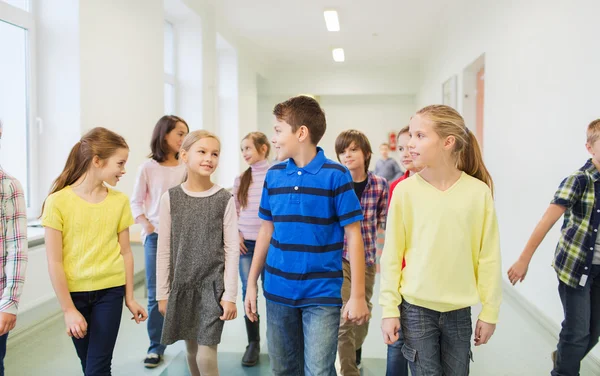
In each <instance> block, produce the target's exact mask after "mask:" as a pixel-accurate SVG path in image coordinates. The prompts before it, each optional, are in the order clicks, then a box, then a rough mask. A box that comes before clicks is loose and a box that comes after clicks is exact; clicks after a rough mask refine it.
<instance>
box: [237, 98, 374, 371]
mask: <svg viewBox="0 0 600 376" xmlns="http://www.w3.org/2000/svg"><path fill="white" fill-rule="evenodd" d="M273 114H274V115H275V117H276V124H275V127H274V128H275V135H274V137H273V138H272V142H273V144H274V147H275V150H276V152H277V159H278V160H285V159H288V160H287V161H286V162H282V163H279V164H277V165H275V166H273V167H272V168H271V169H270V170H269V171H268V172H267V176H266V178H265V185H264V188H263V194H262V198H261V203H260V208H259V217H260V218H261V219H262V223H261V228H260V231H259V234H258V238H257V241H256V248H255V250H254V258H253V260H252V267H251V270H250V275H249V277H248V287H247V291H246V301H245V308H246V315H247V316H248V318H249V319H250V320H256V319H258V317H257V315H256V303H255V302H256V291H257V283H256V282H257V279H258V276H259V275H260V273H261V271H262V270H263V267H264V270H265V280H264V290H265V298H266V299H267V328H268V330H267V337H268V344H269V356H270V361H271V369H272V371H273V374H274V375H275V376H279V375H301V374H305V373H306V374H310V375H318V376H335V374H336V372H335V358H336V351H337V339H338V327H339V324H340V309H341V306H342V297H341V287H342V281H343V271H342V251H343V248H344V235H345V236H346V239H347V246H348V252H349V254H350V260H351V263H350V268H351V272H352V274H353V276H356V278H353V279H352V288H351V290H352V291H351V294H350V295H351V296H350V299H349V301H348V303H347V304H346V305H345V308H344V313H343V315H342V318H343V319H345V320H349V321H352V322H354V323H356V324H359V325H360V324H362V323H364V322H365V321H366V320H367V319H368V317H369V310H368V308H367V304H366V301H365V257H364V246H363V240H362V236H361V229H360V221H361V220H362V219H363V215H362V210H361V207H360V203H359V201H358V198H357V197H356V194H355V193H354V189H353V184H352V176H351V175H350V172H349V171H348V170H347V169H346V168H345V167H344V166H342V165H340V164H339V163H336V162H334V161H332V160H330V159H327V158H326V157H325V154H324V153H323V149H321V148H319V147H317V144H318V142H319V141H320V140H321V138H322V137H323V134H324V133H325V128H326V121H325V114H324V113H323V111H322V110H321V107H320V106H319V104H318V102H317V101H316V100H314V99H312V98H310V97H306V96H299V97H294V98H291V99H289V100H287V101H285V102H283V103H280V104H278V105H277V106H275V109H274V110H273ZM305 344H306V346H305Z"/></svg>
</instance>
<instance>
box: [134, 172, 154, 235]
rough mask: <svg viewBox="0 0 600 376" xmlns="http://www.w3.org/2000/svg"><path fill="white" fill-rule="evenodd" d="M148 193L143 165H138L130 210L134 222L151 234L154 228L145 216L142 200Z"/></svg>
mask: <svg viewBox="0 0 600 376" xmlns="http://www.w3.org/2000/svg"><path fill="white" fill-rule="evenodd" d="M147 195H148V180H147V179H146V174H145V173H144V167H143V166H142V167H140V169H139V170H138V174H137V177H136V179H135V186H134V187H133V194H132V195H131V212H132V214H133V218H135V222H136V223H139V224H141V225H142V226H143V227H144V230H146V233H148V234H151V233H153V232H154V230H155V228H154V226H153V225H152V224H151V223H150V221H149V220H148V218H147V217H146V214H145V210H144V200H145V199H146V196H147Z"/></svg>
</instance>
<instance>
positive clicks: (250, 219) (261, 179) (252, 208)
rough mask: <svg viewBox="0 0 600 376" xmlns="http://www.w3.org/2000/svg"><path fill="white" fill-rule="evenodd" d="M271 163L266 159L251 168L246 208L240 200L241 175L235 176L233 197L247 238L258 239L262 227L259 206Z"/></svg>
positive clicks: (241, 228) (243, 232) (239, 224)
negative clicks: (250, 181)
mask: <svg viewBox="0 0 600 376" xmlns="http://www.w3.org/2000/svg"><path fill="white" fill-rule="evenodd" d="M270 167H271V164H270V163H269V161H267V160H266V159H265V160H264V161H260V162H256V163H255V164H253V165H252V166H250V168H251V169H252V183H251V184H250V187H249V188H248V205H247V206H246V207H245V208H242V207H240V202H239V201H238V197H237V194H238V190H239V189H240V179H241V175H240V176H238V177H236V178H235V181H234V183H233V198H234V199H235V210H236V211H237V215H238V219H239V222H238V227H239V230H240V232H241V233H242V236H243V237H244V239H245V240H256V238H257V237H258V230H259V229H260V218H258V207H259V205H260V198H261V195H262V189H263V185H264V183H265V176H266V175H267V171H268V170H269V168H270Z"/></svg>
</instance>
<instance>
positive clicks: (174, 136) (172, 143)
mask: <svg viewBox="0 0 600 376" xmlns="http://www.w3.org/2000/svg"><path fill="white" fill-rule="evenodd" d="M187 134H188V129H187V127H186V126H185V124H183V123H182V122H180V121H178V122H177V124H175V128H173V129H171V132H169V133H167V135H166V136H165V141H166V142H167V146H168V147H169V152H170V153H172V154H176V153H178V152H179V150H180V149H181V144H182V143H183V139H184V138H185V136H187Z"/></svg>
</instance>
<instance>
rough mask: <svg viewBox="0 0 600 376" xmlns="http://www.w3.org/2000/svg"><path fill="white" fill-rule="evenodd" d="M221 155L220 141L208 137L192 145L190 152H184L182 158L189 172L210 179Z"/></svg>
mask: <svg viewBox="0 0 600 376" xmlns="http://www.w3.org/2000/svg"><path fill="white" fill-rule="evenodd" d="M220 153H221V144H220V143H219V141H217V140H216V139H214V138H212V137H206V138H202V139H200V140H198V141H196V142H195V143H194V144H192V146H191V147H190V150H189V151H185V150H183V151H182V152H181V158H182V159H183V162H184V163H185V164H186V165H187V169H188V171H189V172H193V173H196V174H198V175H200V176H207V177H208V176H210V175H212V173H213V172H215V170H216V169H217V166H218V165H219V154H220Z"/></svg>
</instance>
